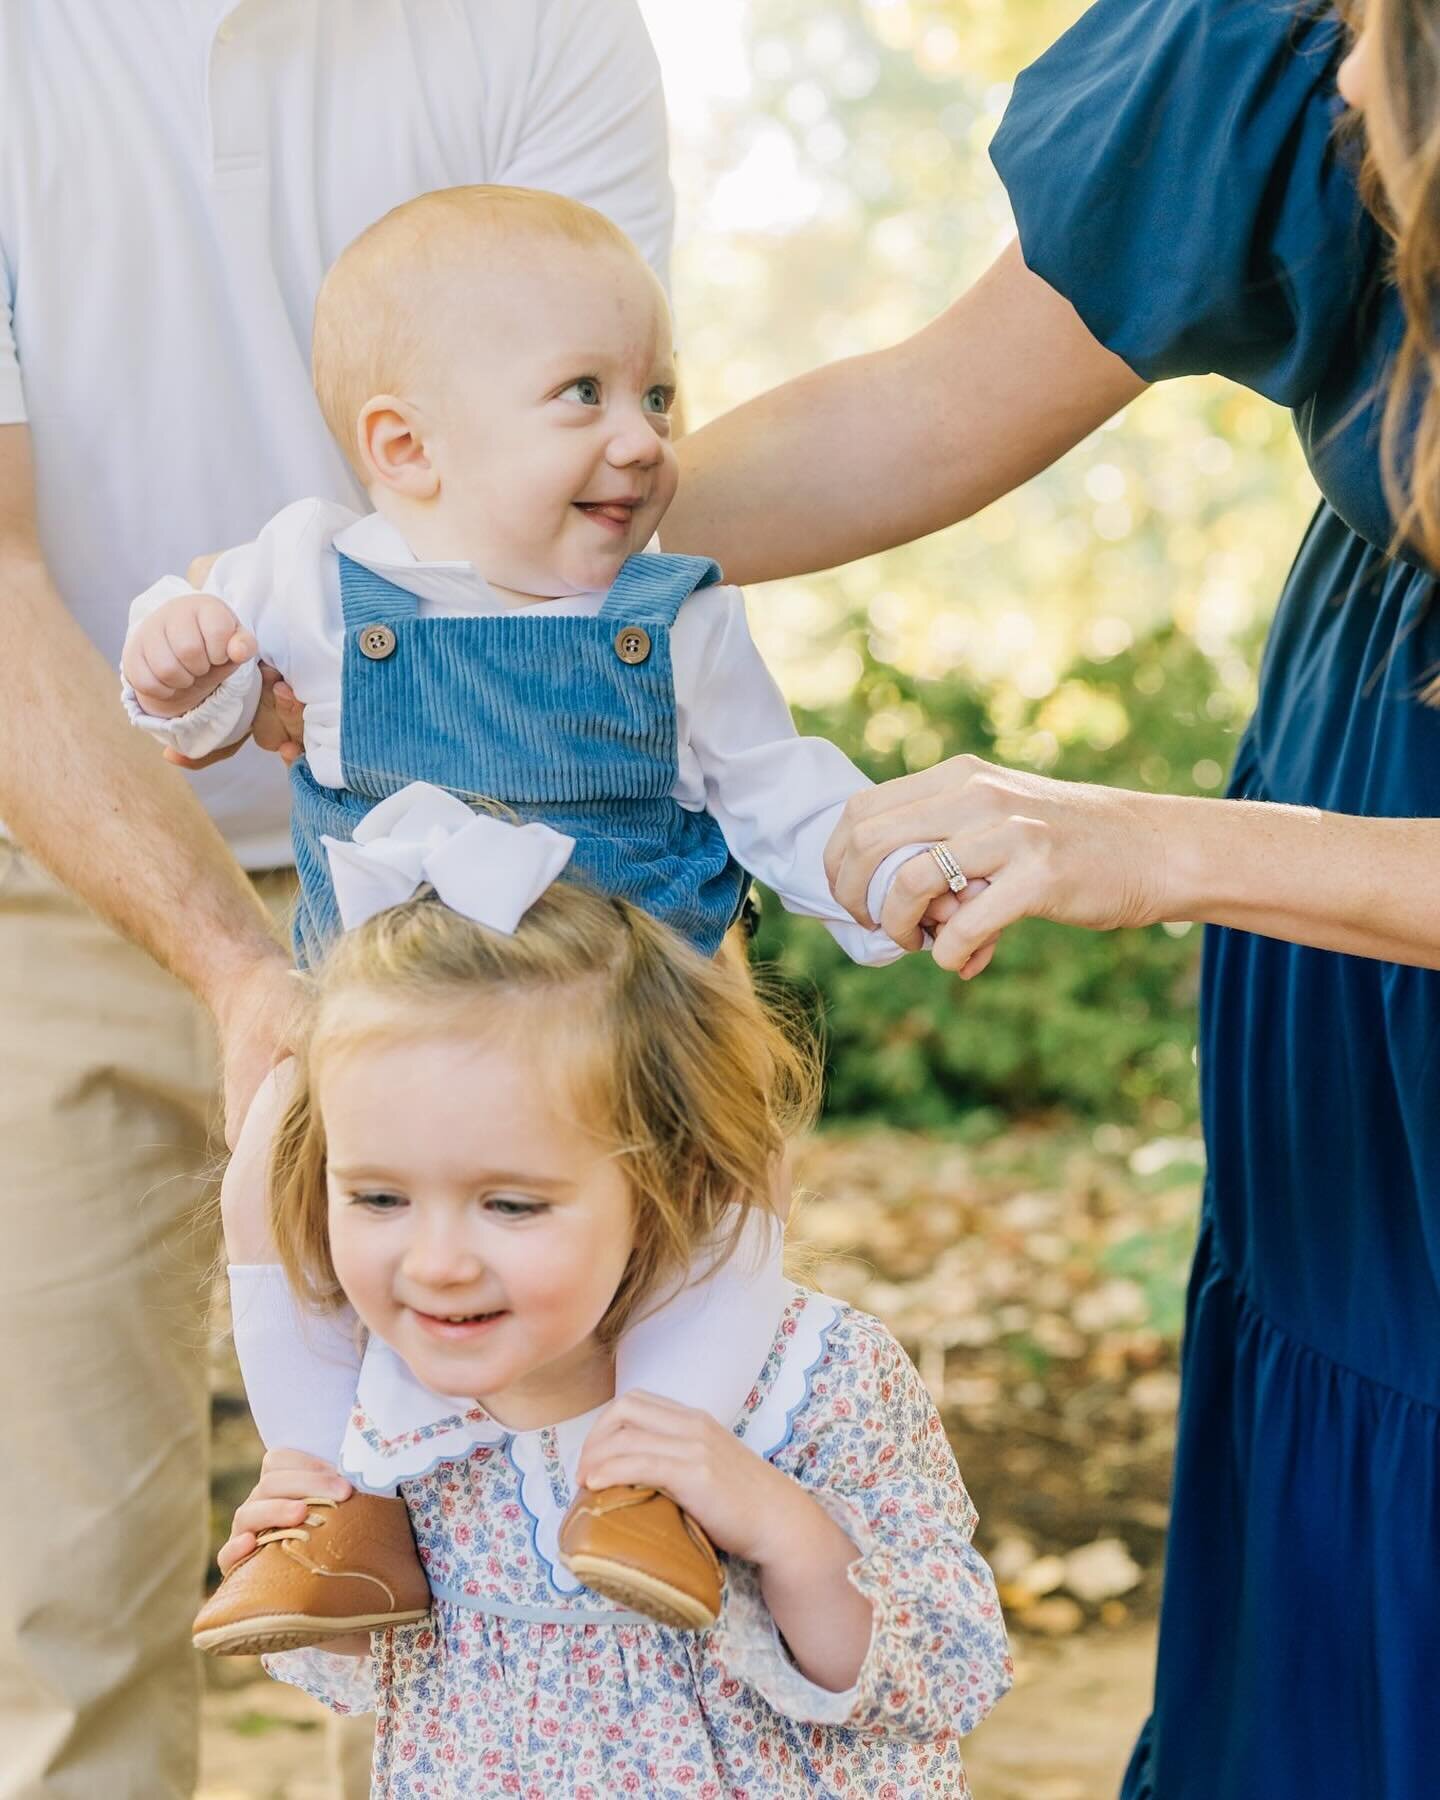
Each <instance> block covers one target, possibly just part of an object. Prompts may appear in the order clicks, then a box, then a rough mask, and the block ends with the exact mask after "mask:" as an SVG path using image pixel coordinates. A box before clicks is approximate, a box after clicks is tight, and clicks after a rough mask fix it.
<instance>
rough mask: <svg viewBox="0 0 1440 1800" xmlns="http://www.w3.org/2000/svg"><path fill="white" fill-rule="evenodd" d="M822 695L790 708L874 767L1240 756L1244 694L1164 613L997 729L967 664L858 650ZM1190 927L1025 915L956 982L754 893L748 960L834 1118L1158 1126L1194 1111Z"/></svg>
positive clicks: (1115, 763) (1086, 771) (1199, 779)
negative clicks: (1118, 927)
mask: <svg viewBox="0 0 1440 1800" xmlns="http://www.w3.org/2000/svg"><path fill="white" fill-rule="evenodd" d="M859 654H860V656H861V659H862V673H861V676H860V679H859V680H858V682H857V683H856V684H855V686H854V688H853V689H852V691H851V692H850V693H849V694H848V695H846V696H845V697H844V698H843V699H841V700H839V701H837V702H835V703H834V704H833V705H830V706H828V707H823V708H820V709H817V710H815V711H811V712H807V713H803V714H801V715H800V720H799V722H800V725H801V728H802V729H803V730H807V731H813V732H816V733H818V734H820V735H823V736H825V737H829V738H831V739H833V740H834V741H835V742H837V743H839V744H841V745H843V746H844V748H845V749H846V750H848V751H849V752H850V754H851V755H852V756H853V757H854V758H855V760H856V761H857V762H858V763H860V764H861V766H862V767H863V768H864V769H865V770H866V772H867V773H868V774H870V775H871V776H873V777H874V778H875V779H876V780H877V781H884V780H887V779H890V778H891V777H894V776H898V775H905V774H908V773H911V772H913V770H914V769H915V768H917V767H925V766H928V765H930V764H932V763H934V762H937V761H939V760H940V759H941V758H943V757H948V756H953V755H956V754H959V753H960V752H962V751H966V750H969V751H973V752H975V753H977V754H979V755H982V756H986V757H992V758H999V757H1002V756H1003V755H1004V752H1005V750H1006V748H1007V746H1008V748H1009V750H1010V755H1009V757H1008V758H1007V760H1010V761H1015V760H1017V757H1016V755H1015V750H1016V748H1017V746H1018V747H1019V748H1020V749H1022V750H1023V749H1028V750H1029V751H1030V752H1031V756H1030V760H1032V761H1037V760H1038V761H1044V760H1048V758H1049V756H1050V755H1051V754H1052V753H1053V755H1054V756H1055V757H1056V758H1058V759H1059V760H1060V761H1061V762H1062V764H1063V768H1064V772H1065V774H1066V775H1067V776H1069V777H1071V778H1073V779H1075V780H1081V781H1101V782H1105V783H1108V784H1111V785H1115V786H1120V787H1129V788H1136V789H1149V790H1164V791H1167V792H1181V793H1186V792H1188V793H1205V792H1211V791H1213V790H1214V789H1216V788H1217V787H1218V786H1219V785H1220V783H1221V781H1222V779H1223V771H1224V769H1225V768H1226V767H1227V766H1228V764H1229V762H1230V760H1231V757H1232V755H1233V751H1234V745H1235V737H1236V732H1237V712H1238V711H1239V708H1238V707H1237V706H1236V704H1235V703H1234V702H1233V701H1232V700H1231V699H1230V697H1228V696H1227V695H1226V693H1225V690H1224V687H1223V685H1222V684H1221V683H1220V682H1219V681H1218V680H1217V677H1216V671H1215V668H1214V665H1213V664H1212V663H1211V661H1210V659H1209V658H1208V657H1206V656H1205V655H1204V654H1203V653H1202V652H1201V651H1200V650H1198V649H1197V648H1196V646H1195V644H1194V643H1193V642H1192V641H1191V639H1189V638H1188V637H1187V636H1185V634H1184V633H1183V632H1180V631H1178V630H1176V629H1175V628H1174V627H1170V628H1168V629H1165V630H1163V631H1160V632H1157V633H1155V634H1153V635H1151V636H1149V637H1146V638H1143V639H1141V640H1140V641H1139V642H1138V643H1136V644H1134V645H1132V646H1130V647H1129V648H1127V649H1125V650H1123V651H1121V652H1119V653H1118V654H1116V655H1115V656H1112V657H1108V658H1105V659H1103V660H1100V659H1095V658H1085V659H1081V660H1080V661H1077V662H1076V663H1074V664H1073V665H1072V666H1071V668H1070V669H1069V670H1068V671H1067V673H1066V675H1065V677H1064V679H1063V680H1062V681H1061V682H1060V683H1059V684H1058V685H1057V687H1056V688H1055V690H1054V692H1053V693H1052V694H1050V695H1048V696H1046V697H1045V698H1044V699H1039V700H1031V701H1028V702H1026V703H1025V704H1024V706H1023V708H1022V709H1021V711H1020V713H1019V716H1018V717H1015V718H1012V719H1011V720H1010V722H1009V724H1008V726H1006V727H1003V728H1002V726H1001V725H1000V724H999V722H998V721H997V719H996V716H995V712H996V709H995V708H994V706H993V705H992V704H991V702H990V700H989V699H988V698H987V695H986V694H985V692H984V691H983V690H982V689H981V688H979V687H978V686H977V685H976V684H974V683H973V682H970V681H967V680H966V679H964V678H963V677H961V676H953V677H951V678H950V679H948V680H945V681H927V680H924V679H921V678H919V677H916V676H913V675H910V674H907V673H906V672H904V671H903V670H900V669H896V668H893V667H890V666H888V665H886V664H884V663H880V662H878V661H876V659H875V658H874V657H873V656H872V655H869V654H868V653H867V652H865V651H864V650H863V648H862V649H861V650H860V651H859ZM1199 940H1200V933H1199V932H1198V931H1197V930H1194V929H1191V928H1190V927H1188V926H1185V925H1183V924H1180V925H1175V926H1166V927H1155V928H1153V929H1150V930H1146V931H1124V932H1112V933H1097V932H1087V931H1075V930H1071V929H1068V928H1066V927H1063V926H1057V925H1050V924H1047V923H1045V922H1043V921H1027V922H1026V923H1024V924H1022V925H1020V926H1018V927H1016V928H1014V929H1013V930H1011V931H1010V932H1008V933H1007V934H1006V936H1005V938H1004V939H1003V940H1002V943H1001V946H1000V950H999V954H998V955H997V957H996V960H995V962H994V963H993V964H992V965H991V967H990V969H989V970H987V971H986V972H985V974H983V975H981V976H980V977H979V978H978V979H976V980H975V981H972V982H968V983H963V982H960V981H959V980H957V979H956V977H954V976H953V975H949V974H947V973H946V972H945V971H943V970H941V969H939V968H937V967H936V965H935V964H934V963H933V962H932V961H931V960H930V959H929V957H926V956H913V957H909V958H907V959H906V960H905V961H904V962H902V963H899V964H897V965H895V966H893V967H891V968H889V969H885V970H883V971H877V970H872V969H861V968H857V967H856V966H855V965H854V964H852V963H851V962H850V961H849V960H848V959H847V958H846V957H845V955H844V953H843V952H842V951H841V950H840V949H839V948H838V946H837V945H836V944H835V943H834V941H833V940H832V939H831V938H830V937H829V936H828V935H827V934H826V933H825V932H824V931H823V930H822V929H821V928H820V927H819V926H817V925H816V924H814V923H813V922H812V921H810V920H800V919H794V918H791V917H790V916H789V915H787V914H786V913H784V912H783V911H782V910H781V908H780V906H779V904H778V902H777V901H775V900H774V899H773V898H770V899H768V900H767V901H766V903H765V904H764V907H763V911H762V925H761V930H760V933H759V936H758V937H757V940H756V947H755V948H756V955H757V957H758V958H759V959H760V960H761V961H762V962H770V963H773V964H774V965H776V967H777V969H778V972H779V974H780V976H781V978H782V980H783V981H784V982H785V984H787V985H788V986H789V987H790V988H791V989H792V990H793V991H794V993H795V994H796V995H798V996H799V998H800V999H801V1001H802V1003H803V1004H804V1005H805V1006H806V1008H807V1009H808V1010H809V1012H810V1014H811V1016H812V1017H813V1018H814V1020H815V1021H816V1023H817V1024H818V1025H819V1026H820V1028H821V1030H822V1034H823V1036H824V1039H825V1042H826V1047H827V1052H828V1070H829V1083H828V1103H827V1111H828V1115H829V1116H830V1117H831V1118H832V1119H838V1118H847V1119H854V1118H865V1117H871V1118H875V1119H883V1120H885V1121H886V1122H887V1123H889V1124H891V1125H897V1126H909V1127H914V1128H917V1129H926V1128H945V1129H953V1128H954V1127H955V1126H956V1124H957V1121H960V1120H961V1119H963V1117H964V1115H966V1114H973V1113H974V1112H975V1110H976V1109H977V1108H978V1109H995V1110H997V1111H1001V1112H1003V1113H1004V1114H1006V1115H1008V1116H1013V1115H1014V1114H1016V1113H1028V1112H1034V1111H1036V1110H1038V1109H1043V1108H1048V1107H1065V1108H1067V1109H1071V1110H1074V1111H1077V1112H1080V1113H1083V1114H1085V1115H1088V1116H1091V1117H1094V1118H1097V1119H1107V1120H1115V1121H1119V1122H1123V1123H1136V1124H1142V1125H1144V1126H1146V1127H1148V1128H1153V1129H1161V1130H1170V1129H1174V1128H1175V1127H1177V1126H1180V1125H1182V1124H1185V1123H1188V1122H1190V1121H1191V1120H1192V1119H1193V1115H1194V1105H1195V1086H1194V1066H1193V1056H1192V1051H1193V1045H1194V1040H1195V1021H1194V999H1195V987H1196V975H1197V964H1198V954H1199Z"/></svg>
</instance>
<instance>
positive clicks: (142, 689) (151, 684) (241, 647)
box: [120, 594, 257, 719]
mask: <svg viewBox="0 0 1440 1800" xmlns="http://www.w3.org/2000/svg"><path fill="white" fill-rule="evenodd" d="M256 650H257V645H256V642H255V639H254V638H253V637H252V635H251V634H250V633H249V632H248V631H246V630H244V629H243V628H242V626H241V624H240V621H239V620H238V619H237V618H236V617H235V615H234V613H233V612H231V610H230V608H229V607H228V606H226V604H225V602H224V601H223V600H217V599H216V598H215V596H214V595H213V594H177V595H176V596H175V597H174V599H173V600H166V601H165V602H164V603H163V605H160V606H157V607H156V609H155V611H154V612H152V613H151V614H150V616H149V617H148V618H146V619H142V620H141V621H140V623H139V624H138V625H137V626H136V627H135V628H134V629H133V630H132V631H131V633H130V635H129V637H127V638H126V640H125V649H124V651H123V653H122V655H121V658H120V668H121V672H122V673H123V674H124V676H125V679H126V680H127V681H128V682H129V683H130V686H131V687H132V688H133V689H134V690H135V698H136V699H137V700H138V701H139V703H140V709H141V711H142V712H147V713H150V714H151V715H152V717H154V718H157V719H174V718H178V717H179V716H180V714H181V713H187V712H192V711H193V710H194V709H195V708H196V707H197V706H198V705H199V704H200V702H201V701H202V700H204V699H205V698H206V697H207V696H208V695H210V694H213V693H214V691H215V689H216V688H218V687H219V686H220V684H221V682H222V681H224V680H225V679H226V677H227V676H230V675H233V674H234V673H235V671H236V669H238V668H239V667H240V666H241V665H242V664H243V663H247V662H249V661H250V659H251V657H252V656H254V655H255V654H256Z"/></svg>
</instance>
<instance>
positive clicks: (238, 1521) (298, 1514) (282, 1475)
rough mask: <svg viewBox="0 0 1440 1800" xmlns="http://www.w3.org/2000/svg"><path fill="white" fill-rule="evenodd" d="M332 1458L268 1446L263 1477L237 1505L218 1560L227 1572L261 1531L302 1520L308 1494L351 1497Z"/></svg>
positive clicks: (310, 1496) (326, 1497) (318, 1497)
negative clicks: (328, 1461)
mask: <svg viewBox="0 0 1440 1800" xmlns="http://www.w3.org/2000/svg"><path fill="white" fill-rule="evenodd" d="M352 1491H353V1490H352V1489H351V1486H350V1483H349V1482H348V1481H346V1480H345V1478H344V1476H343V1475H341V1474H340V1473H339V1472H338V1470H337V1469H336V1468H335V1466H334V1465H333V1464H332V1463H326V1462H321V1460H320V1459H319V1457H318V1456H307V1455H306V1454H305V1452H304V1451H303V1450H267V1451H266V1452H265V1460H264V1462H262V1463H261V1465H260V1479H259V1480H258V1481H257V1482H256V1483H255V1486H254V1487H253V1488H252V1489H251V1490H250V1498H249V1499H248V1500H242V1501H241V1503H240V1505H239V1506H238V1507H237V1508H236V1509H235V1518H234V1522H233V1523H232V1524H231V1527H230V1536H229V1538H228V1540H227V1541H226V1542H225V1543H223V1544H222V1545H221V1546H220V1549H219V1552H218V1553H217V1555H216V1557H215V1560H216V1562H217V1563H219V1565H220V1573H221V1574H222V1575H228V1574H229V1573H230V1571H231V1570H232V1569H233V1568H234V1567H235V1565H236V1563H238V1562H243V1561H244V1560H245V1558H246V1557H247V1556H249V1555H250V1553H251V1552H252V1551H253V1550H254V1549H255V1537H256V1533H257V1532H261V1531H275V1530H278V1529H279V1528H281V1527H283V1526H286V1525H303V1524H304V1522H305V1513H306V1510H307V1508H306V1505H305V1502H306V1501H307V1500H348V1499H349V1498H350V1495H351V1493H352Z"/></svg>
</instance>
